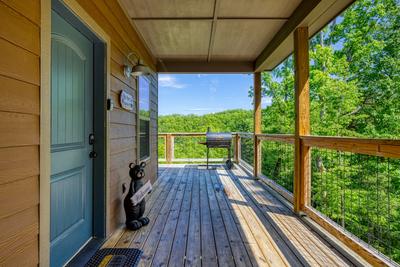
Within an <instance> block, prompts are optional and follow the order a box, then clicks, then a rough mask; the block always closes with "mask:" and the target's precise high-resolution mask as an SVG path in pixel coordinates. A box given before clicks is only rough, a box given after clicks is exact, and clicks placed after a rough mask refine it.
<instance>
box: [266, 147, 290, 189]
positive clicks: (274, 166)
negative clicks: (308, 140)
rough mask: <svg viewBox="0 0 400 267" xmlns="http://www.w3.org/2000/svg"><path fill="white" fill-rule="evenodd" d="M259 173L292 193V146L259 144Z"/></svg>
mask: <svg viewBox="0 0 400 267" xmlns="http://www.w3.org/2000/svg"><path fill="white" fill-rule="evenodd" d="M261 157H262V162H261V172H262V174H264V175H265V176H267V177H268V178H269V179H271V180H273V181H275V182H276V183H277V184H279V185H280V186H282V187H283V188H285V189H286V190H288V191H289V192H291V193H293V175H294V146H293V144H290V143H285V142H276V141H267V140H263V141H262V142H261Z"/></svg>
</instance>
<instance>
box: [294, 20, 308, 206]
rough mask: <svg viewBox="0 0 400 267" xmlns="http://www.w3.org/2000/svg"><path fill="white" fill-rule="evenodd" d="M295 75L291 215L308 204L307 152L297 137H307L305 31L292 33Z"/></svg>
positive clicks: (306, 49) (306, 148)
mask: <svg viewBox="0 0 400 267" xmlns="http://www.w3.org/2000/svg"><path fill="white" fill-rule="evenodd" d="M294 72H295V112H296V122H295V164H294V192H293V197H294V203H293V204H294V211H295V212H299V211H303V210H304V207H305V206H306V205H308V204H309V202H310V180H311V178H310V148H309V147H308V146H305V145H304V144H303V142H302V139H301V136H306V135H309V134H310V88H309V56H308V28H307V27H300V28H297V29H296V30H295V32H294Z"/></svg>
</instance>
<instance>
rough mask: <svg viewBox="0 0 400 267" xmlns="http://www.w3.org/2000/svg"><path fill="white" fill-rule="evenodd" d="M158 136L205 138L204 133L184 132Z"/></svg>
mask: <svg viewBox="0 0 400 267" xmlns="http://www.w3.org/2000/svg"><path fill="white" fill-rule="evenodd" d="M158 135H159V136H166V135H171V136H205V135H206V133H205V132H203V133H185V132H179V133H158ZM232 135H236V133H232Z"/></svg>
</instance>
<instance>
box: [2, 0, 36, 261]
mask: <svg viewBox="0 0 400 267" xmlns="http://www.w3.org/2000/svg"><path fill="white" fill-rule="evenodd" d="M39 25H40V1H39V0H32V1H17V0H0V57H1V60H0V88H1V90H0V92H1V97H0V122H1V123H0V229H1V231H0V266H37V264H38V257H39V252H38V232H39V212H38V204H39V134H40V131H39V127H40V126H39V113H40V104H39V97H40V88H39V85H40V82H39V81H40V74H39V68H40V65H39V64H40V63H39V62H40V27H39Z"/></svg>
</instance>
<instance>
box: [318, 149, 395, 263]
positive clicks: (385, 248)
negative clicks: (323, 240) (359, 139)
mask: <svg viewBox="0 0 400 267" xmlns="http://www.w3.org/2000/svg"><path fill="white" fill-rule="evenodd" d="M311 153H312V154H311V155H312V156H311V157H312V162H311V179H312V180H311V183H312V185H311V205H312V207H313V208H315V209H316V210H318V211H319V212H321V213H322V214H324V215H325V216H327V217H329V218H330V219H331V220H333V221H335V222H336V223H337V224H338V225H340V226H341V227H343V228H344V229H346V230H347V231H349V232H350V233H352V234H353V235H355V236H357V237H358V238H360V239H361V240H363V241H364V242H365V243H367V244H369V245H370V246H372V247H374V248H375V249H377V250H378V251H379V252H381V253H383V254H385V255H386V256H388V257H389V258H391V259H392V260H394V261H396V262H400V159H391V158H384V157H378V156H369V155H362V154H356V153H350V152H342V151H336V150H331V149H324V148H312V152H311Z"/></svg>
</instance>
